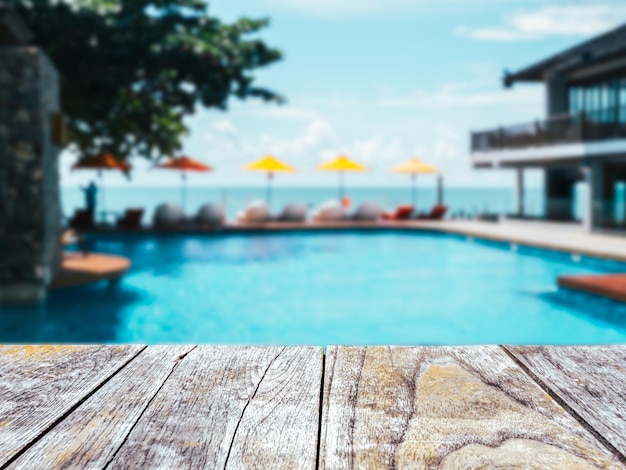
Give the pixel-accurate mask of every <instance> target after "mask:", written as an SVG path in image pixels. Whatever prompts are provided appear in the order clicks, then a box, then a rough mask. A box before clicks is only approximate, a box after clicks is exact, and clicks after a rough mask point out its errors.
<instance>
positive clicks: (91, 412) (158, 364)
mask: <svg viewBox="0 0 626 470" xmlns="http://www.w3.org/2000/svg"><path fill="white" fill-rule="evenodd" d="M191 349H193V346H151V347H149V348H147V349H145V350H144V351H142V352H141V353H140V354H139V356H137V357H136V358H135V359H134V360H133V361H132V362H131V363H130V364H128V365H127V366H126V367H125V368H124V369H122V370H121V371H120V372H118V373H117V374H116V375H115V376H114V377H113V378H112V379H111V380H110V381H108V382H107V383H106V384H104V385H103V386H102V387H101V388H100V389H99V390H97V391H96V392H95V393H94V394H93V395H91V396H90V397H89V398H88V399H87V400H85V401H84V402H83V403H82V404H81V405H80V406H79V407H78V408H76V409H75V410H74V411H72V413H70V415H69V416H67V417H66V418H65V419H64V420H63V421H61V422H60V423H59V424H57V425H56V426H55V427H53V428H52V429H51V430H50V431H49V432H48V433H46V434H45V435H44V436H43V437H42V438H41V439H39V440H38V441H37V442H36V443H35V444H34V445H33V446H31V447H30V448H28V450H27V451H26V452H25V453H24V454H22V455H21V456H20V457H19V458H18V459H16V460H15V461H14V462H13V463H12V465H10V466H9V468H104V467H105V466H106V464H107V463H108V462H109V461H110V460H111V459H112V458H113V457H114V456H115V453H116V452H117V451H118V449H119V448H120V447H121V445H122V444H123V442H124V440H125V439H126V437H127V436H128V434H129V433H130V430H131V428H132V426H133V425H134V424H135V423H136V422H137V420H138V419H139V417H140V416H141V413H143V411H144V410H145V409H146V407H147V406H148V404H149V403H150V401H151V400H152V398H153V397H154V396H155V395H156V393H157V392H158V390H159V389H160V388H161V386H162V385H163V383H164V382H165V380H166V379H167V377H168V376H169V375H170V373H171V372H172V370H173V369H174V367H176V365H177V364H178V362H179V361H180V360H182V358H183V357H184V356H185V355H186V354H187V353H188V352H189V351H190V350H191Z"/></svg>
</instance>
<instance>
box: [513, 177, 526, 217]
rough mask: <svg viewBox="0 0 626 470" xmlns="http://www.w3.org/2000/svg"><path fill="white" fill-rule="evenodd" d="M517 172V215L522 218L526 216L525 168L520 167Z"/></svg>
mask: <svg viewBox="0 0 626 470" xmlns="http://www.w3.org/2000/svg"><path fill="white" fill-rule="evenodd" d="M515 171H516V172H517V185H516V187H515V205H516V213H517V215H518V216H520V217H521V216H523V215H524V168H523V167H518V168H516V169H515Z"/></svg>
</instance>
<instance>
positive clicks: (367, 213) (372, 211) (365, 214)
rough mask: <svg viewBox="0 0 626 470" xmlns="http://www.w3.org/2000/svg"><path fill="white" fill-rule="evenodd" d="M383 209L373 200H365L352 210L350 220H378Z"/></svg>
mask: <svg viewBox="0 0 626 470" xmlns="http://www.w3.org/2000/svg"><path fill="white" fill-rule="evenodd" d="M382 214H383V211H382V210H381V208H380V206H379V205H378V204H376V203H375V202H365V203H363V204H361V205H360V206H359V207H357V209H356V210H355V211H354V213H353V214H352V216H351V217H350V218H351V219H352V220H361V221H370V222H373V221H375V220H379V219H380V218H381V217H382Z"/></svg>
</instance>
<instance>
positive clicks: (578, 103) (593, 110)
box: [568, 78, 626, 123]
mask: <svg viewBox="0 0 626 470" xmlns="http://www.w3.org/2000/svg"><path fill="white" fill-rule="evenodd" d="M568 98H569V107H568V110H569V113H570V114H580V113H584V114H585V117H586V118H587V119H589V120H591V121H594V122H607V123H611V122H623V123H626V78H617V79H612V80H606V81H603V82H600V83H592V84H585V85H571V86H570V87H569V93H568Z"/></svg>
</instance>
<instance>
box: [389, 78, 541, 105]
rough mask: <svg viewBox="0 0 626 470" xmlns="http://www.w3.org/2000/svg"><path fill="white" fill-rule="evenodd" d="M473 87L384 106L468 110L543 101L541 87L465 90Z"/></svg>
mask: <svg viewBox="0 0 626 470" xmlns="http://www.w3.org/2000/svg"><path fill="white" fill-rule="evenodd" d="M468 88H470V86H469V85H468V86H467V87H464V86H463V85H457V84H444V85H442V86H441V87H440V88H439V90H437V91H434V92H426V91H417V92H415V93H414V94H412V95H409V96H401V97H390V98H385V99H383V100H382V101H381V103H380V104H381V105H382V106H384V107H390V108H408V107H415V108H417V107H425V108H437V109H441V108H461V107H463V108H465V107H476V106H515V105H520V106H525V107H526V106H539V105H540V104H541V102H542V100H543V90H541V88H540V87H534V88H521V87H520V88H514V89H512V90H496V91H491V90H488V91H469V92H468V91H466V90H467V89H468Z"/></svg>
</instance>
